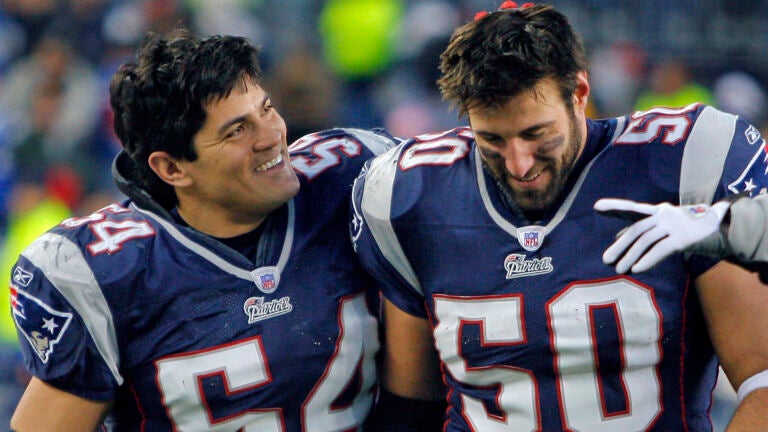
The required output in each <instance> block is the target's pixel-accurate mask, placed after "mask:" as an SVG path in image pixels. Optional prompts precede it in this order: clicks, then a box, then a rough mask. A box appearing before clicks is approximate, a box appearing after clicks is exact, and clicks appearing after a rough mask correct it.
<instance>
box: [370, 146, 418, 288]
mask: <svg viewBox="0 0 768 432" xmlns="http://www.w3.org/2000/svg"><path fill="white" fill-rule="evenodd" d="M399 157H400V152H399V151H392V152H389V153H387V154H385V155H383V156H380V157H379V158H376V159H374V160H373V161H372V163H371V166H370V169H369V170H368V172H367V173H366V175H365V186H364V189H363V196H362V199H361V202H360V210H361V212H362V213H363V218H364V219H365V223H366V224H367V225H368V228H369V229H370V230H371V235H373V238H374V240H375V241H376V244H377V245H378V247H379V250H380V251H381V253H382V255H384V258H386V260H387V261H388V262H389V263H390V264H391V265H392V267H394V268H395V270H397V272H398V273H399V274H400V275H401V276H402V277H403V278H404V279H405V280H406V281H407V282H408V284H410V285H411V287H413V289H415V290H416V291H418V292H419V293H422V291H421V285H420V284H419V280H418V278H417V277H416V273H415V272H414V271H413V268H412V267H411V264H410V263H409V262H408V258H406V256H405V253H404V252H403V248H402V247H401V246H400V242H399V241H398V240H397V236H396V235H395V230H394V229H393V228H392V223H391V221H390V218H389V216H390V211H391V209H392V190H393V186H394V181H395V173H396V172H397V160H398V158H399Z"/></svg>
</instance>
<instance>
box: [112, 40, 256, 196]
mask: <svg viewBox="0 0 768 432" xmlns="http://www.w3.org/2000/svg"><path fill="white" fill-rule="evenodd" d="M258 55H259V49H258V47H255V46H253V45H252V44H251V43H250V42H249V41H248V40H247V39H245V38H241V37H235V36H218V35H217V36H211V37H207V38H200V37H198V36H196V35H194V34H193V33H191V32H190V31H189V30H186V29H176V30H172V31H170V32H169V33H166V34H155V33H150V34H148V35H147V37H146V38H145V39H144V41H143V42H142V44H141V46H140V48H139V50H138V52H137V58H136V61H135V62H128V63H125V64H123V65H122V66H120V68H119V69H118V71H117V72H116V73H115V74H114V75H113V76H112V80H111V82H110V87H109V95H110V104H111V106H112V111H113V115H114V120H113V125H114V130H115V133H116V135H117V137H118V138H119V139H120V142H121V143H122V145H123V148H124V150H125V152H126V153H127V154H128V155H129V156H130V158H131V159H132V161H133V164H134V170H135V173H134V175H133V180H134V181H135V182H137V183H138V186H140V187H142V188H144V189H146V190H147V191H148V192H150V193H151V194H152V195H156V196H157V197H158V198H160V199H162V200H165V201H167V200H170V201H171V202H172V203H175V202H176V196H175V193H174V192H173V188H172V187H171V186H170V185H168V184H167V183H165V182H163V181H162V180H161V179H160V178H159V177H157V175H156V174H155V173H154V172H153V171H152V170H151V169H150V168H149V163H148V159H149V155H150V154H151V153H152V152H155V151H166V152H168V153H169V154H170V155H171V156H173V157H176V158H182V159H186V160H189V161H194V160H196V159H197V153H196V152H195V149H194V146H193V137H194V135H195V134H196V133H197V132H198V131H200V129H201V128H202V127H203V124H204V123H205V120H206V111H205V106H206V105H207V104H209V103H212V102H216V101H218V100H221V99H224V98H226V97H227V96H229V94H230V93H231V92H232V90H233V89H235V88H236V87H239V86H242V85H243V84H244V83H246V82H248V81H250V82H253V83H258V82H259V80H260V79H261V68H260V65H259V60H258Z"/></svg>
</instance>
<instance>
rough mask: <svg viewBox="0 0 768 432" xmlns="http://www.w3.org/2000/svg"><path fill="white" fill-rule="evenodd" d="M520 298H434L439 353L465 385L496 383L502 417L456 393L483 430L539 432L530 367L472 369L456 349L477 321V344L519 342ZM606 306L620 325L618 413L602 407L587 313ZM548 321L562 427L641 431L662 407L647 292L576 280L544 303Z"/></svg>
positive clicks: (656, 321)
mask: <svg viewBox="0 0 768 432" xmlns="http://www.w3.org/2000/svg"><path fill="white" fill-rule="evenodd" d="M522 306H523V298H522V296H521V295H508V296H497V297H487V298H483V299H473V298H467V297H453V296H435V315H436V317H437V320H438V323H437V325H436V326H435V329H434V334H435V340H436V342H437V347H438V350H439V351H440V357H441V359H442V360H443V362H444V363H445V365H446V366H447V368H448V370H449V372H450V373H451V375H452V376H453V377H454V378H455V379H456V380H457V381H459V382H461V383H462V384H464V385H470V386H477V387H483V388H488V387H494V386H495V387H497V388H498V393H497V395H496V401H497V403H498V409H499V410H501V412H503V415H501V416H500V415H497V414H495V413H489V412H488V410H487V409H486V407H485V405H484V404H483V402H482V401H480V400H479V399H476V398H473V397H471V396H468V395H466V394H462V395H461V400H462V405H463V408H464V417H465V418H466V419H467V421H468V422H469V423H471V425H472V427H473V429H472V430H477V431H483V432H501V431H536V430H541V420H540V409H541V407H539V406H538V403H539V402H538V401H539V389H538V387H537V380H536V377H535V375H534V374H533V372H532V371H530V370H527V369H522V368H517V367H511V366H501V365H499V366H486V367H471V366H470V365H469V364H468V362H467V360H466V359H465V358H464V357H463V355H462V352H461V343H462V340H461V332H462V326H464V325H466V324H479V325H480V337H481V344H482V345H483V346H504V345H507V346H511V345H524V344H526V343H527V339H526V337H525V334H526V333H525V320H524V319H523V307H522ZM595 308H608V309H609V310H610V309H612V311H613V314H614V316H615V319H616V321H617V323H616V324H617V327H618V328H619V329H620V340H621V342H622V343H620V345H619V346H617V347H616V349H617V350H621V352H620V358H621V359H622V362H623V364H622V367H621V370H622V371H621V376H620V377H619V382H620V385H619V387H621V388H620V389H619V390H621V391H623V393H624V399H625V401H626V409H625V410H623V411H622V412H619V413H617V412H608V409H607V408H606V401H605V400H604V397H605V396H604V395H605V392H604V386H603V382H602V381H601V378H600V375H599V374H598V365H597V363H598V357H597V341H596V338H595V334H596V333H595V328H594V327H595V325H594V322H593V320H592V313H593V312H594V311H595ZM546 314H547V323H548V325H549V333H550V337H551V341H552V342H551V343H552V348H553V351H554V352H555V368H556V372H557V385H558V388H557V394H558V399H559V401H558V403H559V405H560V413H561V417H562V419H563V423H564V424H563V428H564V429H565V430H572V431H596V432H602V431H605V432H608V431H623V430H645V429H646V428H647V427H648V426H649V425H651V424H652V423H653V421H654V420H655V419H656V417H657V416H658V415H659V413H660V412H661V402H660V394H661V392H660V386H659V377H658V374H657V371H656V365H657V364H658V363H659V361H660V359H661V349H660V347H659V340H660V334H661V318H660V314H659V311H658V310H657V308H656V306H655V301H654V298H653V294H652V292H651V291H650V290H649V289H647V288H645V287H643V286H640V285H637V284H635V283H633V282H631V281H628V280H624V279H618V280H615V279H614V280H608V281H602V282H601V281H595V282H589V283H575V284H571V285H569V286H568V287H566V288H565V289H564V290H563V291H561V292H560V294H559V295H557V296H555V297H554V298H553V299H552V300H550V301H549V303H548V304H547V310H546Z"/></svg>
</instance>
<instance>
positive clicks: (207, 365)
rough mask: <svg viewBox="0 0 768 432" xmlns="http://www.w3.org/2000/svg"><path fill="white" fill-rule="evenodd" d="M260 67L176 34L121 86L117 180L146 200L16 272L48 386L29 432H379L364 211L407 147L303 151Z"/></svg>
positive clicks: (27, 340) (94, 222)
mask: <svg viewBox="0 0 768 432" xmlns="http://www.w3.org/2000/svg"><path fill="white" fill-rule="evenodd" d="M257 56H258V50H257V48H255V47H254V46H252V45H251V44H250V43H249V42H248V41H246V40H245V39H242V38H238V37H231V36H211V37H208V38H204V39H200V38H198V37H196V36H194V35H192V34H190V33H189V32H187V31H184V30H178V31H174V32H171V33H169V34H167V35H155V36H153V37H151V38H149V39H148V40H147V41H146V42H145V43H144V44H143V46H142V48H141V49H140V51H139V53H138V59H137V61H136V62H135V63H133V62H130V63H126V64H124V65H122V66H121V67H120V69H119V70H118V72H117V73H116V74H115V75H114V77H113V79H112V81H111V85H110V94H111V104H112V109H113V111H114V126H115V131H116V133H117V136H118V137H119V138H120V140H121V142H122V144H123V147H124V148H123V151H122V152H121V153H120V154H119V155H118V156H117V158H116V159H115V163H114V166H113V173H114V176H115V179H116V182H117V184H118V185H119V186H120V188H121V190H122V191H123V192H125V193H126V195H127V196H128V197H129V198H130V199H128V200H126V201H124V202H120V203H115V204H112V205H109V206H107V207H105V208H103V209H101V210H99V211H97V212H95V213H93V214H91V215H89V216H85V217H76V218H71V219H67V220H65V221H63V222H62V223H61V224H59V225H58V226H56V227H54V228H52V229H51V230H50V231H48V232H47V233H46V234H44V235H42V236H41V237H39V238H38V239H37V240H36V241H35V242H34V243H33V244H32V245H30V246H29V247H28V248H27V249H26V250H24V252H23V253H22V254H21V256H20V258H19V259H18V262H17V264H16V265H15V267H14V269H13V275H12V280H11V293H12V303H13V308H12V309H13V310H12V312H13V318H14V320H15V322H16V325H17V328H18V334H19V338H20V340H21V344H22V347H23V351H24V354H25V362H26V366H27V367H28V369H29V371H30V372H31V373H32V374H33V376H34V378H32V381H31V383H30V384H29V387H28V388H27V390H26V392H25V394H24V396H23V397H22V399H21V401H20V403H19V405H18V408H17V410H16V412H15V414H14V416H13V419H12V422H11V424H12V428H13V429H14V430H17V431H41V430H45V431H64V430H67V431H74V430H77V431H92V430H95V429H96V428H97V427H98V426H99V425H100V424H102V423H103V424H104V425H105V426H106V427H107V428H108V429H109V430H115V431H138V430H148V431H270V432H283V431H295V432H299V431H301V432H308V431H323V432H327V431H349V430H356V429H359V428H360V427H361V425H362V422H363V420H364V419H365V417H366V415H367V413H368V411H369V409H370V405H371V403H372V401H373V389H374V383H375V379H376V368H375V364H374V357H375V354H376V352H377V351H378V345H379V343H378V339H377V323H376V318H375V317H374V316H373V315H372V314H371V308H372V307H373V306H374V305H373V304H372V303H371V301H372V298H371V297H368V296H366V292H367V290H366V287H367V286H368V284H369V282H370V280H369V279H370V277H369V276H368V275H367V274H366V273H365V272H364V271H363V270H362V269H361V268H360V267H359V264H357V257H356V256H355V254H354V251H353V250H352V244H351V242H350V240H349V230H348V225H347V221H348V218H349V211H350V210H349V193H350V190H351V185H352V182H353V180H354V178H355V176H356V175H357V174H358V173H359V171H360V168H361V166H362V163H363V161H364V160H366V159H368V158H370V157H371V156H373V155H374V154H377V153H381V152H383V151H384V150H386V149H387V148H389V147H391V146H392V145H393V144H394V143H395V139H394V138H392V137H390V136H388V135H387V134H386V133H385V132H383V131H366V130H353V129H334V130H328V131H324V132H319V133H315V134H311V135H308V136H305V137H304V138H302V139H300V140H298V141H297V142H295V143H294V144H292V146H291V147H288V146H287V143H286V126H285V123H284V122H283V120H282V118H281V117H280V115H279V114H278V112H277V110H276V108H275V106H274V105H273V102H272V100H271V98H270V95H269V93H267V91H266V90H265V89H264V88H262V87H261V85H260V77H261V72H260V68H259V63H258V59H257ZM373 300H375V299H373Z"/></svg>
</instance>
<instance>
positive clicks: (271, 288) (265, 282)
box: [251, 266, 280, 294]
mask: <svg viewBox="0 0 768 432" xmlns="http://www.w3.org/2000/svg"><path fill="white" fill-rule="evenodd" d="M251 277H252V278H253V281H254V282H255V283H256V287H257V288H259V291H261V292H263V293H264V294H272V293H273V292H275V290H276V289H277V285H278V284H279V283H280V270H279V269H278V268H277V267H275V266H266V267H259V268H257V269H256V270H254V271H252V272H251Z"/></svg>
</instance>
